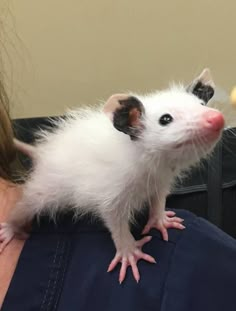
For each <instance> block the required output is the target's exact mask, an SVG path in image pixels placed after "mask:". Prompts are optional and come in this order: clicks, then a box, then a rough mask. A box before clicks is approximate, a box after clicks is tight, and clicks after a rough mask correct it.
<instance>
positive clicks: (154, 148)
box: [140, 88, 224, 165]
mask: <svg viewBox="0 0 236 311" xmlns="http://www.w3.org/2000/svg"><path fill="white" fill-rule="evenodd" d="M140 100H142V102H143V104H144V107H145V115H144V121H143V122H144V130H143V131H142V135H141V136H140V139H141V140H142V142H143V144H144V146H145V149H147V150H149V152H151V153H155V152H162V153H163V154H164V155H165V156H166V157H167V158H169V159H173V160H174V161H175V160H176V161H178V162H186V164H187V165H188V164H190V163H194V162H196V161H198V160H199V159H200V158H202V157H204V156H206V155H207V154H209V153H210V152H211V151H212V149H213V148H214V146H215V145H216V143H217V141H218V140H219V139H220V137H221V133H222V130H223V127H224V117H223V115H222V114H221V112H219V111H217V110H215V109H212V108H209V107H207V106H206V105H205V102H204V101H203V100H202V99H199V98H198V97H197V96H195V95H193V94H191V93H187V92H186V90H185V89H184V88H172V89H170V90H167V91H165V92H161V93H159V94H154V95H152V96H149V97H146V98H145V97H144V98H140Z"/></svg>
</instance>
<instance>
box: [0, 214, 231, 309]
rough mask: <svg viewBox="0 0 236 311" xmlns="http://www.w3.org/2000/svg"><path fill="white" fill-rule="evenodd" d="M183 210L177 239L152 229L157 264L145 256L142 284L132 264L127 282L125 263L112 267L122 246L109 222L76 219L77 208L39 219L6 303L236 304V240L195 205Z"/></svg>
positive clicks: (106, 306) (117, 305)
mask: <svg viewBox="0 0 236 311" xmlns="http://www.w3.org/2000/svg"><path fill="white" fill-rule="evenodd" d="M177 214H178V216H179V217H181V218H184V219H185V226H186V229H185V230H183V231H179V230H175V229H170V230H169V242H165V241H163V240H162V238H161V235H160V233H159V232H158V231H157V230H152V231H151V232H150V233H151V235H152V237H153V238H152V240H151V241H150V242H149V243H147V244H146V245H145V246H144V251H145V252H146V253H148V254H150V255H151V256H153V257H154V258H155V259H156V261H157V264H150V263H147V262H144V261H139V262H138V267H139V271H140V274H141V279H140V282H139V284H137V283H136V282H135V280H134V278H133V276H132V273H131V271H130V268H129V269H128V273H127V277H126V279H125V281H124V283H123V284H122V285H120V284H119V282H118V273H119V267H117V268H116V269H115V270H114V271H113V272H111V273H107V272H106V271H107V268H108V265H109V263H110V261H111V259H112V258H113V256H114V254H115V248H114V245H113V242H112V240H111V236H110V233H109V232H108V231H107V229H106V228H105V227H104V226H103V225H102V223H100V222H99V221H91V219H89V218H86V219H81V220H80V221H78V222H76V223H73V221H72V218H71V217H70V215H67V216H62V217H61V218H60V219H59V220H58V222H57V225H55V224H53V223H51V222H50V221H48V220H47V219H46V218H45V219H42V221H41V222H40V225H38V224H37V223H36V222H35V224H34V225H33V230H32V234H31V236H30V238H29V239H28V240H27V242H26V243H25V246H24V248H23V251H22V253H21V256H20V259H19V262H18V265H17V268H16V271H15V274H14V276H13V279H12V282H11V284H10V288H9V290H8V293H7V295H6V298H5V301H4V304H3V306H2V311H49V310H50V311H52V310H57V311H90V310H91V311H93V310H98V311H100V310H101V311H134V310H135V311H204V310H206V311H218V310H219V311H222V310H225V311H235V310H236V241H235V240H234V239H233V238H231V237H230V236H228V235H226V234H225V233H223V232H222V231H221V230H219V229H218V228H216V227H215V226H213V225H211V224H210V223H209V222H207V221H206V220H204V219H202V218H199V217H196V216H194V215H193V214H191V213H189V212H186V211H177ZM143 222H144V220H141V221H140V226H139V227H137V228H134V229H133V234H134V235H135V237H136V239H139V238H140V237H141V236H140V232H141V227H142V226H143V225H144V223H143Z"/></svg>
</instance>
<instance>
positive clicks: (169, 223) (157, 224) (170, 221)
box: [142, 211, 185, 241]
mask: <svg viewBox="0 0 236 311" xmlns="http://www.w3.org/2000/svg"><path fill="white" fill-rule="evenodd" d="M183 221H184V219H182V218H179V217H176V216H175V213H174V212H172V211H166V212H165V213H164V216H163V217H162V218H158V219H157V218H155V217H151V218H149V220H148V222H147V224H146V226H145V228H144V229H143V232H142V233H143V234H147V233H148V232H149V231H150V229H152V228H156V229H157V230H159V231H160V232H161V234H162V237H163V240H165V241H168V232H167V229H170V228H174V229H179V230H183V229H185V226H184V225H183V224H182V222H183Z"/></svg>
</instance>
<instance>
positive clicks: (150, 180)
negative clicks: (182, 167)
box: [136, 153, 179, 190]
mask: <svg viewBox="0 0 236 311" xmlns="http://www.w3.org/2000/svg"><path fill="white" fill-rule="evenodd" d="M136 170H137V171H139V172H140V175H139V178H140V179H142V180H143V181H145V182H146V184H147V185H149V186H150V185H152V184H154V185H155V186H156V187H157V188H159V189H163V188H164V189H167V190H168V189H169V188H171V185H172V183H173V182H174V180H175V177H176V176H177V175H178V174H179V170H178V169H177V168H176V167H175V165H174V163H173V162H172V161H169V159H168V157H165V156H164V155H150V154H145V153H143V154H142V155H141V156H140V157H139V159H138V160H137V162H136Z"/></svg>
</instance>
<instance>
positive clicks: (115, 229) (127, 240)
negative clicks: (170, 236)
mask: <svg viewBox="0 0 236 311" xmlns="http://www.w3.org/2000/svg"><path fill="white" fill-rule="evenodd" d="M107 216H108V215H106V224H107V226H108V228H109V229H110V231H111V234H112V238H113V241H114V244H115V247H116V254H115V257H114V258H113V260H112V261H111V263H110V265H109V267H108V272H110V271H112V270H113V269H114V268H115V267H116V266H117V264H118V263H121V269H120V273H119V282H120V283H122V282H123V281H124V279H125V276H126V271H127V268H128V266H131V269H132V272H133V276H134V278H135V280H136V282H139V280H140V273H139V270H138V267H137V262H138V261H139V260H140V259H143V260H146V261H148V262H150V263H156V261H155V259H154V258H153V257H152V256H150V255H148V254H146V253H144V252H143V251H142V247H143V246H144V244H146V243H147V242H149V241H150V240H151V236H146V237H144V238H142V239H141V240H139V241H136V240H135V239H134V237H133V236H132V234H131V233H130V229H129V223H128V216H127V217H124V216H123V217H120V216H119V215H117V214H116V215H109V217H107Z"/></svg>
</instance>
